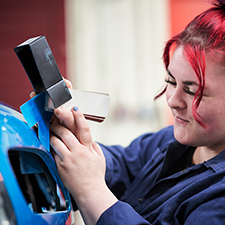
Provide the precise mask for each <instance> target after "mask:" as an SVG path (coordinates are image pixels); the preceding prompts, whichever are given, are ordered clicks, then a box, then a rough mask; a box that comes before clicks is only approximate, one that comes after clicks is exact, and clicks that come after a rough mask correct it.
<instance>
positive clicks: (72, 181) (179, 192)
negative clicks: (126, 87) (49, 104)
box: [51, 1, 225, 225]
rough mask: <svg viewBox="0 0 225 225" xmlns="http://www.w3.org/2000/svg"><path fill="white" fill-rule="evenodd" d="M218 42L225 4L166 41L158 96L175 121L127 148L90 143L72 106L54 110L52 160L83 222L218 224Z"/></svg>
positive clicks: (223, 123) (224, 187) (221, 131)
mask: <svg viewBox="0 0 225 225" xmlns="http://www.w3.org/2000/svg"><path fill="white" fill-rule="evenodd" d="M224 40H225V1H214V2H213V7H212V8H210V9H209V10H207V11H205V12H203V13H201V14H200V15H199V16H197V17H196V18H195V19H194V20H193V21H191V23H190V24H189V25H188V26H187V27H186V29H185V30H184V31H183V32H181V33H180V34H178V35H177V36H175V37H173V38H172V39H170V40H169V41H168V42H167V44H166V46H165V50H164V55H163V56H164V57H163V58H164V63H165V67H166V70H167V75H166V78H165V82H166V83H167V85H166V87H165V89H164V90H163V91H162V93H160V94H159V95H158V96H157V97H159V96H161V95H162V94H163V93H165V94H166V99H167V103H168V105H169V107H170V108H171V111H172V114H173V116H174V126H173V127H167V128H165V129H162V130H161V131H159V132H157V133H150V134H145V135H142V136H141V137H139V138H137V139H136V140H134V141H133V142H132V143H131V145H130V146H128V147H127V148H123V147H121V146H103V145H99V144H97V143H95V142H93V141H92V138H91V133H90V129H89V127H88V125H87V123H86V121H85V119H84V117H83V115H82V113H81V112H80V111H79V109H78V108H77V107H74V108H73V109H72V110H71V111H67V110H65V109H62V108H58V109H56V110H55V115H56V117H57V118H58V120H56V121H54V122H53V124H52V126H51V131H52V136H51V145H52V147H53V149H54V151H55V154H54V157H55V161H56V164H57V168H58V171H59V174H60V176H61V178H62V181H63V182H64V184H65V186H66V187H67V189H68V190H69V191H70V193H71V195H72V196H73V198H74V199H75V201H76V204H77V206H78V208H79V210H80V211H81V214H82V216H83V218H84V221H85V223H86V224H98V225H102V224H104V225H105V224H113V225H115V224H120V225H121V224H129V225H131V224H134V225H138V224H186V225H187V224H191V225H193V224H223V223H225V151H224V149H225V88H224V87H225V70H224V65H225V45H224ZM170 55H172V58H170Z"/></svg>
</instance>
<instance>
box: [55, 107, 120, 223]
mask: <svg viewBox="0 0 225 225" xmlns="http://www.w3.org/2000/svg"><path fill="white" fill-rule="evenodd" d="M55 115H56V117H57V120H54V122H53V123H52V125H51V131H52V135H51V146H52V147H53V149H54V151H55V154H54V159H55V161H56V165H57V169H58V172H59V175H60V177H61V179H62V181H63V183H64V185H65V187H66V188H67V189H68V191H69V192H70V193H71V194H72V196H73V197H74V199H75V201H76V203H77V205H78V207H79V209H80V211H81V213H82V215H83V217H84V220H85V222H86V223H87V224H95V223H96V222H97V220H98V218H99V217H100V215H101V214H102V213H103V212H104V211H105V210H106V209H107V208H109V207H110V206H111V205H113V204H114V203H115V202H116V201H117V199H116V197H115V196H114V195H113V194H112V193H111V192H110V190H109V189H108V187H107V186H106V183H105V168H106V166H105V158H104V155H103V153H102V150H101V148H100V146H99V145H98V144H97V143H95V142H93V140H92V136H91V132H90V128H89V126H88V123H87V121H86V120H85V118H84V116H83V114H82V113H81V112H80V111H79V110H78V109H77V108H76V107H75V108H74V109H73V110H71V111H69V110H66V109H62V108H58V109H56V110H55Z"/></svg>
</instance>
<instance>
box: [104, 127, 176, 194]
mask: <svg viewBox="0 0 225 225" xmlns="http://www.w3.org/2000/svg"><path fill="white" fill-rule="evenodd" d="M172 140H174V137H173V128H172V127H168V128H165V129H163V130H161V131H159V132H157V133H148V134H144V135H142V136H140V137H138V138H137V139H135V140H134V141H133V142H131V144H130V145H129V146H128V147H125V148H124V147H122V146H119V145H115V146H104V145H101V144H100V146H101V148H102V150H103V153H104V156H105V158H106V183H107V185H108V187H109V188H110V190H111V191H112V192H113V193H114V194H115V196H116V197H117V198H120V196H121V195H122V194H123V193H124V191H125V190H126V189H127V187H128V186H129V185H130V183H131V182H132V181H133V180H134V179H135V177H136V176H137V175H138V174H139V172H140V170H141V169H142V168H143V166H144V165H145V164H146V163H147V162H148V161H149V160H151V159H152V158H153V157H155V154H154V153H155V150H156V149H157V148H158V149H159V148H160V147H162V146H164V145H168V142H170V141H172ZM162 149H163V148H162Z"/></svg>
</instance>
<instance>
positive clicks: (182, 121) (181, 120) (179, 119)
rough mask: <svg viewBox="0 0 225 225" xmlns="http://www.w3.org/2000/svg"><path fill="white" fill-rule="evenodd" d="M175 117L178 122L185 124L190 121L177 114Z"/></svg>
mask: <svg viewBox="0 0 225 225" xmlns="http://www.w3.org/2000/svg"><path fill="white" fill-rule="evenodd" d="M174 119H175V120H176V121H177V122H178V123H181V124H184V123H188V122H189V121H188V120H185V119H182V118H181V117H179V116H175V115H174Z"/></svg>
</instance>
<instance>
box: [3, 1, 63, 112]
mask: <svg viewBox="0 0 225 225" xmlns="http://www.w3.org/2000/svg"><path fill="white" fill-rule="evenodd" d="M64 18H65V17H64V0H38V1H30V0H0V78H1V81H0V101H2V102H4V103H6V104H9V105H11V106H13V107H14V108H16V109H19V106H20V105H22V104H23V103H24V102H26V101H27V100H29V93H30V92H31V90H32V89H33V87H32V85H31V83H30V81H29V78H28V76H27V75H26V72H25V70H24V69H23V66H22V64H21V63H20V61H19V59H18V58H17V55H16V53H15V52H14V50H13V49H14V47H16V46H17V45H19V44H21V43H22V42H24V41H25V40H27V39H29V38H32V37H37V36H40V35H44V36H45V37H46V39H47V41H48V44H49V46H50V48H51V50H52V53H53V55H54V58H55V60H56V62H57V64H58V67H59V70H60V72H61V74H62V75H63V76H64V77H66V63H65V19H64Z"/></svg>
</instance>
